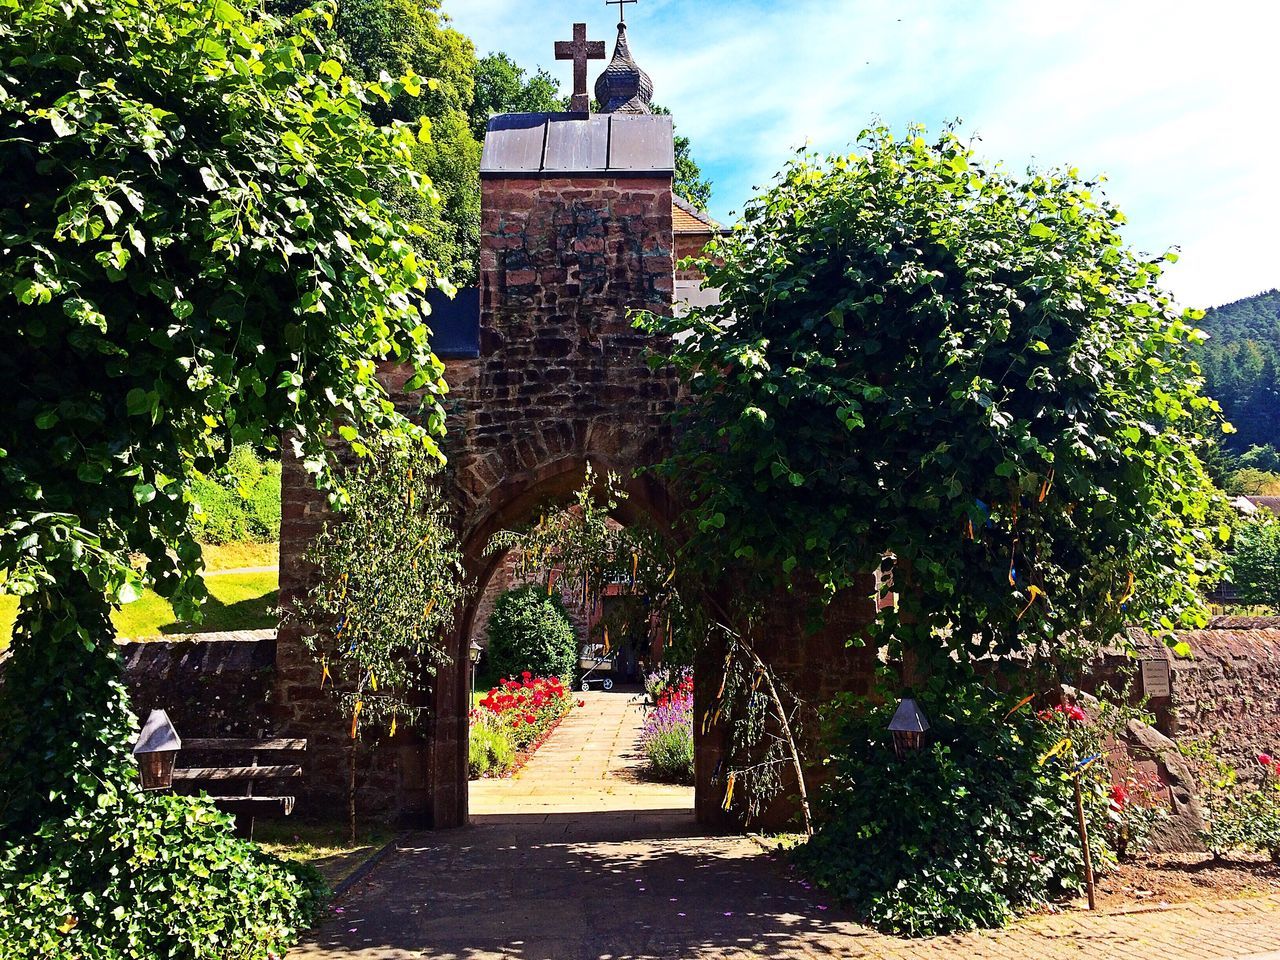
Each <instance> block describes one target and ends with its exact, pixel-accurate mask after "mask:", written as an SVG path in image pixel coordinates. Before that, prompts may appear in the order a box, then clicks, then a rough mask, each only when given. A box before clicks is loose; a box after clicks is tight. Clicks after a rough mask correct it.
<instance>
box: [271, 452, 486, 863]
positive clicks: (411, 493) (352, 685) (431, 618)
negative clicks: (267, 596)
mask: <svg viewBox="0 0 1280 960" xmlns="http://www.w3.org/2000/svg"><path fill="white" fill-rule="evenodd" d="M438 467H439V463H438V461H436V460H434V459H433V458H430V457H428V456H427V455H425V454H424V453H422V452H421V451H413V452H409V453H404V452H400V451H397V450H395V449H394V448H391V447H386V446H385V445H380V446H379V447H377V448H375V449H374V451H373V452H372V453H371V454H370V456H368V457H366V458H365V459H364V460H362V461H360V462H358V463H356V464H355V465H354V466H353V467H352V468H351V471H350V473H349V474H348V475H347V476H346V477H345V478H344V479H345V482H346V484H347V488H348V490H349V491H350V495H349V497H348V500H347V503H346V505H345V507H344V508H343V510H342V513H341V515H340V516H338V517H336V518H335V519H334V520H332V521H330V522H328V523H326V524H325V526H324V529H323V530H322V531H321V532H320V534H319V536H317V537H316V538H315V540H314V541H313V542H312V543H311V545H310V547H309V548H308V551H307V560H308V561H309V562H310V563H311V564H312V566H313V569H314V571H315V585H314V586H313V587H312V588H311V590H310V591H309V592H308V593H307V595H306V596H305V597H303V598H302V599H301V600H299V601H298V602H297V604H296V605H295V606H294V608H293V609H292V610H290V611H289V616H290V617H293V618H296V619H297V620H298V621H300V622H301V623H302V624H303V626H304V628H305V629H306V631H307V632H306V633H305V635H304V636H303V638H302V642H303V643H304V644H305V645H306V647H307V649H308V650H310V651H311V652H312V654H313V655H314V656H315V658H316V660H317V662H318V663H319V665H320V668H321V679H320V686H321V689H324V690H327V691H328V693H329V695H330V696H331V697H332V698H333V699H334V700H336V701H337V703H338V705H339V707H340V709H341V711H342V713H343V715H344V716H345V717H347V718H349V719H350V722H351V743H350V748H349V752H348V756H349V763H348V780H347V809H348V826H349V828H350V837H351V841H352V842H353V843H354V842H355V838H356V835H357V826H358V823H357V819H358V818H357V809H356V793H357V787H358V776H357V763H356V753H357V747H358V746H359V741H360V739H361V735H362V734H363V735H364V736H365V739H370V737H369V734H370V732H376V733H377V734H383V733H385V734H386V735H387V736H389V737H394V736H395V734H396V729H397V727H398V726H399V724H400V723H402V722H406V721H408V722H412V721H414V720H416V719H417V718H418V717H419V715H420V714H421V713H422V710H423V706H422V704H423V703H424V702H425V697H426V693H427V691H428V688H429V686H430V683H431V678H432V677H434V676H435V674H436V671H437V669H438V668H439V667H440V666H442V665H444V664H446V663H448V662H449V655H448V653H447V652H446V648H445V643H444V638H445V636H446V634H447V633H448V631H449V630H451V629H452V627H453V624H454V612H455V610H456V608H457V605H458V603H459V602H460V601H461V599H462V594H463V581H464V579H465V575H464V573H463V569H462V554H461V552H460V551H459V549H458V538H457V533H456V532H455V530H454V525H453V517H452V516H451V515H450V511H449V509H448V506H447V505H446V504H445V502H444V499H443V496H442V494H441V491H440V485H439V483H438V481H437V480H435V479H433V477H432V474H433V473H435V472H436V471H437V469H438Z"/></svg>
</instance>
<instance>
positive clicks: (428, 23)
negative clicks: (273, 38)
mask: <svg viewBox="0 0 1280 960" xmlns="http://www.w3.org/2000/svg"><path fill="white" fill-rule="evenodd" d="M309 2H311V0H271V3H272V6H273V7H277V8H279V9H281V10H283V11H286V12H288V13H296V12H297V11H299V10H302V9H305V8H306V6H307V5H308V3H309ZM440 7H441V4H440V0H338V3H337V8H336V9H337V13H336V15H335V17H334V19H333V25H332V27H331V28H329V29H327V30H326V31H325V32H324V34H323V39H324V40H325V41H326V42H327V43H334V42H336V43H337V44H338V45H339V46H340V48H341V49H342V50H343V51H344V53H345V62H346V63H347V64H348V68H349V69H350V71H351V73H352V75H353V76H354V77H356V78H357V79H359V80H361V81H362V82H365V83H374V82H377V81H379V79H380V78H383V77H388V78H390V77H401V76H406V75H416V76H418V77H420V78H421V79H422V80H423V81H424V82H423V84H422V89H421V90H419V91H416V92H410V91H401V92H399V93H397V95H396V96H394V97H391V98H390V99H389V100H384V99H382V98H379V97H372V98H368V99H367V100H366V103H365V107H366V110H367V111H368V113H369V116H370V117H371V118H372V119H373V120H374V122H375V123H377V124H386V123H390V122H392V121H396V120H399V121H402V122H404V123H408V124H412V125H414V126H419V125H423V126H422V128H423V129H424V130H426V131H428V134H429V135H427V136H424V137H422V138H420V139H419V142H417V143H415V144H414V145H413V166H414V168H415V169H417V170H418V171H420V172H421V173H422V174H423V175H424V176H425V177H426V178H427V179H429V180H430V183H431V188H430V189H429V190H427V191H423V190H419V189H412V188H409V189H406V188H405V186H403V185H400V184H397V183H395V182H394V181H387V182H383V183H380V184H379V186H380V188H381V189H382V191H383V198H384V200H385V202H386V203H387V204H388V205H389V206H390V207H391V208H392V209H393V210H394V211H395V212H396V213H398V214H399V215H400V216H402V217H405V218H406V219H408V220H409V221H410V222H412V223H414V224H416V225H418V226H420V227H421V228H422V230H421V232H420V234H419V236H418V237H417V239H416V243H417V247H418V251H419V253H420V255H421V256H423V257H425V258H426V259H427V260H429V261H432V262H434V263H435V264H437V265H438V269H439V271H440V272H441V274H442V275H443V276H446V277H448V278H449V279H450V280H451V281H452V282H453V283H455V284H460V285H463V284H468V283H471V282H473V281H474V279H475V270H476V262H475V258H476V251H477V249H478V247H479V242H480V142H479V140H477V139H476V137H475V136H473V135H472V132H471V126H470V113H471V111H472V109H473V104H474V101H475V96H476V73H477V64H476V56H475V47H474V45H473V44H472V43H471V40H470V39H468V38H467V37H466V36H464V35H463V34H461V33H459V32H458V31H457V30H454V29H453V28H452V27H450V26H449V23H448V19H447V18H446V17H445V15H444V14H443V13H442V12H441V10H440Z"/></svg>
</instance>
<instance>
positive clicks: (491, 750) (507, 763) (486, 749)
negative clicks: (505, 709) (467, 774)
mask: <svg viewBox="0 0 1280 960" xmlns="http://www.w3.org/2000/svg"><path fill="white" fill-rule="evenodd" d="M467 757H468V766H469V767H470V770H471V779H472V780H477V779H479V778H480V777H500V776H502V775H503V774H504V773H506V772H507V771H508V770H509V769H511V765H512V764H513V763H515V762H516V740H515V736H514V734H512V732H511V728H510V727H509V726H508V725H507V724H505V723H503V722H502V720H501V719H500V718H499V717H498V716H497V715H496V714H494V713H492V712H490V711H488V710H475V711H472V714H471V739H470V744H469V746H468V750H467Z"/></svg>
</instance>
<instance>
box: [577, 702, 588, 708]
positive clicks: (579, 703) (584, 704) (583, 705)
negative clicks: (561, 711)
mask: <svg viewBox="0 0 1280 960" xmlns="http://www.w3.org/2000/svg"><path fill="white" fill-rule="evenodd" d="M586 705H587V701H585V700H579V701H578V706H580V707H585V706H586Z"/></svg>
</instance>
